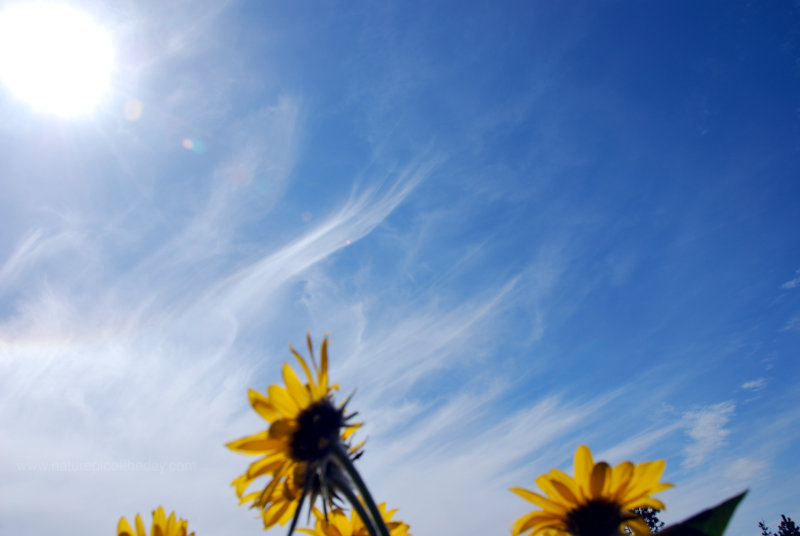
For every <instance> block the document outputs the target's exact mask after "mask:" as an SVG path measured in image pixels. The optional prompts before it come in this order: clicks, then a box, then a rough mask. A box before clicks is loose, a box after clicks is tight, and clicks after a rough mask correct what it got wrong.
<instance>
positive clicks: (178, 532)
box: [117, 506, 194, 536]
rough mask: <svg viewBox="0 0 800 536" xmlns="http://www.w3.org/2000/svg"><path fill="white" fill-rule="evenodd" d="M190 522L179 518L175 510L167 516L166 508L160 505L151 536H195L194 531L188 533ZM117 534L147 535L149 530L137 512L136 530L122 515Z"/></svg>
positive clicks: (118, 535) (155, 512) (156, 511)
mask: <svg viewBox="0 0 800 536" xmlns="http://www.w3.org/2000/svg"><path fill="white" fill-rule="evenodd" d="M188 525H189V522H188V521H184V520H183V519H177V518H176V517H175V512H172V513H171V514H170V515H169V518H167V517H166V516H165V515H164V509H163V508H162V507H160V506H159V507H158V510H155V511H154V512H153V526H152V527H151V528H150V536H194V532H192V533H187V531H188V530H189V529H188ZM117 536H147V531H145V530H144V523H142V516H140V515H139V514H136V532H133V529H131V526H130V524H129V523H128V520H127V519H125V518H124V517H121V518H120V520H119V524H118V525H117Z"/></svg>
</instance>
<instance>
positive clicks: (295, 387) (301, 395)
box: [283, 363, 311, 408]
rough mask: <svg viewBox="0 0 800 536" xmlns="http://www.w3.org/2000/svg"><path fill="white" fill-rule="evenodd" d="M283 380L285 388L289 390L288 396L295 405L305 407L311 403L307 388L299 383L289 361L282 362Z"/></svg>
mask: <svg viewBox="0 0 800 536" xmlns="http://www.w3.org/2000/svg"><path fill="white" fill-rule="evenodd" d="M283 381H284V382H286V389H287V391H289V396H291V397H292V398H293V399H294V401H295V403H296V404H297V407H299V408H307V407H308V406H309V404H310V403H311V395H310V394H309V392H308V388H307V387H306V386H305V385H303V384H302V383H300V380H299V379H298V378H297V374H295V373H294V370H292V367H290V366H289V363H284V364H283Z"/></svg>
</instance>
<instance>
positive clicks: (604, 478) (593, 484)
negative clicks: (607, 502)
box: [589, 462, 611, 499]
mask: <svg viewBox="0 0 800 536" xmlns="http://www.w3.org/2000/svg"><path fill="white" fill-rule="evenodd" d="M610 484H611V467H609V465H608V464H607V463H606V462H600V463H598V464H597V465H595V466H594V469H592V477H591V481H590V483H589V490H590V491H591V497H592V498H593V499H602V498H604V497H606V496H607V495H608V488H609V487H610Z"/></svg>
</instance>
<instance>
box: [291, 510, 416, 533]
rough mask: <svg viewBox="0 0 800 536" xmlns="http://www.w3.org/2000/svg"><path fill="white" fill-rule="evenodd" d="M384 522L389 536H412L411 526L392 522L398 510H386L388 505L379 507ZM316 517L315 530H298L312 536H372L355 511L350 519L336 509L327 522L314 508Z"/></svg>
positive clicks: (329, 514)
mask: <svg viewBox="0 0 800 536" xmlns="http://www.w3.org/2000/svg"><path fill="white" fill-rule="evenodd" d="M378 510H380V513H381V517H382V518H383V522H384V523H385V524H386V528H387V529H389V536H411V535H410V534H409V532H408V529H409V526H408V525H407V524H406V523H403V522H402V521H392V516H394V514H395V512H397V510H396V509H395V510H389V511H387V510H386V503H381V504H379V505H378ZM314 517H315V518H316V520H317V522H316V525H315V526H314V528H313V529H297V530H298V531H300V532H305V533H306V534H311V535H312V536H370V533H369V529H368V528H367V527H366V526H365V525H364V522H363V521H362V520H361V518H360V517H359V516H358V514H357V513H356V512H355V511H353V512H351V514H350V518H348V517H347V514H345V513H344V512H343V511H342V510H340V509H338V508H337V509H335V510H333V511H331V512H329V513H328V517H327V520H326V519H325V515H324V514H323V513H322V512H320V511H319V510H317V509H316V508H314Z"/></svg>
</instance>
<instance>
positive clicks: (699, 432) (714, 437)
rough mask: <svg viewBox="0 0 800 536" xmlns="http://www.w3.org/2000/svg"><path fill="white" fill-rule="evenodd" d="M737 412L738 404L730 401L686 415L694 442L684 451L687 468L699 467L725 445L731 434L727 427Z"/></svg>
mask: <svg viewBox="0 0 800 536" xmlns="http://www.w3.org/2000/svg"><path fill="white" fill-rule="evenodd" d="M735 410H736V404H735V403H734V402H732V401H729V402H721V403H719V404H714V405H713V406H708V407H705V408H699V409H695V410H691V411H688V412H686V413H684V415H683V421H684V426H686V429H687V432H686V433H687V434H688V435H689V437H690V438H691V439H692V440H693V443H692V444H690V445H688V446H687V447H686V448H685V449H684V454H685V455H686V460H685V461H684V463H683V465H684V466H685V467H687V468H692V467H697V466H699V465H700V464H701V463H703V462H704V461H705V460H706V459H707V458H708V456H709V455H710V454H711V453H712V452H714V451H715V450H717V449H719V448H720V447H722V446H723V445H724V444H725V439H726V437H727V436H728V435H729V434H730V430H727V429H726V428H725V426H726V425H727V424H728V422H730V420H731V418H733V415H734V411H735Z"/></svg>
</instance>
